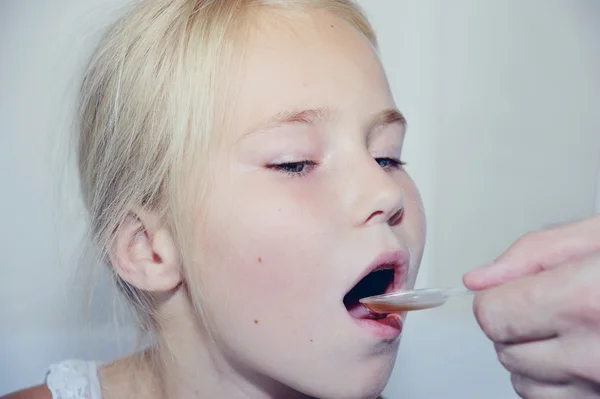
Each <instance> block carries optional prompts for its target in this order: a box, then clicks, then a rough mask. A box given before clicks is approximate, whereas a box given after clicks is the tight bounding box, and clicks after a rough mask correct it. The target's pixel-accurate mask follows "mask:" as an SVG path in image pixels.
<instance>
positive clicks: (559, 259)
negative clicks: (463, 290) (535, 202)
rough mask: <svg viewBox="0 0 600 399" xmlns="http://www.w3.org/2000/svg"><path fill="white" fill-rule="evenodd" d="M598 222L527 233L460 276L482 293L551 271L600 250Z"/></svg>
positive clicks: (586, 222) (585, 222)
mask: <svg viewBox="0 0 600 399" xmlns="http://www.w3.org/2000/svg"><path fill="white" fill-rule="evenodd" d="M597 220H598V219H596V225H595V226H593V227H595V228H590V227H592V226H591V225H590V224H589V222H588V221H584V222H579V223H576V224H570V225H566V226H562V227H558V228H553V229H549V230H540V231H536V232H533V233H529V234H526V235H524V236H523V237H521V238H520V239H518V240H517V241H516V242H515V243H514V244H512V245H511V246H510V247H509V248H508V250H506V251H505V252H504V253H503V254H502V255H501V256H500V257H498V258H497V259H496V260H495V261H494V262H492V263H491V264H490V265H487V266H482V267H479V268H477V269H474V270H472V271H470V272H468V273H466V274H465V275H464V276H463V283H464V285H465V286H466V287H467V288H468V289H471V290H483V289H486V288H489V287H493V286H496V285H499V284H503V283H505V282H507V281H511V280H514V279H516V278H519V277H522V276H526V275H531V274H535V273H539V272H541V271H544V270H547V269H552V268H554V267H557V266H560V265H563V264H565V263H567V262H571V261H576V260H578V259H581V258H583V257H586V256H588V255H591V254H592V253H594V252H597V251H600V239H599V237H600V236H599V235H598V234H597V227H598V224H597V223H598V222H597Z"/></svg>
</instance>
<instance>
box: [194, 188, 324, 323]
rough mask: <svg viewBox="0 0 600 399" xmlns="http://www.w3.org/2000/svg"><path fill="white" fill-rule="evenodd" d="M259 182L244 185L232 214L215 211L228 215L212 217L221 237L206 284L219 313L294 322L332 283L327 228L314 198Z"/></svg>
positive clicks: (215, 244)
mask: <svg viewBox="0 0 600 399" xmlns="http://www.w3.org/2000/svg"><path fill="white" fill-rule="evenodd" d="M259 186H260V185H258V184H254V185H253V188H254V189H250V188H249V187H242V188H241V189H239V190H236V192H238V193H240V194H239V195H236V196H234V197H233V198H235V203H230V204H229V205H228V206H227V208H228V209H229V211H228V212H223V211H221V212H215V213H214V214H219V215H222V217H220V218H218V220H217V219H216V218H215V219H213V220H211V221H210V222H209V227H210V229H209V230H210V231H216V232H217V234H216V235H215V236H214V237H213V239H212V240H211V242H212V245H211V248H207V251H208V253H209V255H210V261H209V262H208V265H206V267H207V272H206V273H203V285H204V286H207V287H206V288H205V290H206V291H207V292H206V293H207V294H210V297H211V298H212V299H211V300H212V301H213V303H215V304H216V305H215V306H214V310H215V311H218V312H223V311H227V312H231V313H232V314H235V315H241V317H243V318H244V319H247V320H245V321H244V323H247V322H251V323H254V324H259V323H260V324H261V325H269V323H271V322H273V323H275V322H277V323H281V322H282V321H283V322H286V321H288V322H291V323H293V322H294V320H299V318H300V317H301V316H302V314H303V313H305V312H306V314H307V315H308V314H310V312H313V311H314V308H315V307H317V303H318V299H317V298H318V295H319V293H321V295H322V293H323V291H324V287H323V285H325V284H326V283H325V282H326V281H327V280H328V276H326V275H325V274H326V273H327V272H328V271H327V268H326V267H325V261H324V259H325V258H326V253H327V252H326V249H327V248H328V247H330V245H331V243H328V240H327V237H326V236H327V234H326V233H325V230H326V229H327V226H324V224H323V218H322V215H321V212H323V210H322V209H321V208H320V207H319V206H318V204H316V203H315V202H314V200H313V199H311V197H310V196H304V197H302V196H297V195H295V194H294V193H289V192H272V191H271V192H268V191H265V190H266V188H265V189H264V190H261V189H260V187H259ZM242 193H243V194H242ZM225 205H226V204H225V203H224V202H220V203H219V204H216V206H217V207H219V208H221V209H223V207H224V206H225ZM225 303H226V304H227V305H220V304H225ZM221 306H223V307H224V306H227V309H225V308H221ZM211 307H212V306H211ZM311 308H313V309H311ZM211 310H212V309H211ZM255 320H256V322H255Z"/></svg>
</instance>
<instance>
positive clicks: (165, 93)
mask: <svg viewBox="0 0 600 399" xmlns="http://www.w3.org/2000/svg"><path fill="white" fill-rule="evenodd" d="M267 8H268V9H279V10H284V11H285V10H289V11H294V10H298V11H305V10H307V9H320V10H324V11H327V12H330V13H332V14H334V15H336V16H338V17H340V18H342V19H344V20H346V21H348V22H349V23H351V24H352V25H353V26H355V27H356V28H357V29H358V30H359V31H360V32H362V34H363V35H364V36H365V37H366V38H367V39H368V40H369V41H370V42H371V43H372V45H373V46H374V47H377V42H376V38H375V34H374V32H373V30H372V28H371V26H370V24H369V22H368V20H367V19H366V17H365V16H364V14H363V13H362V12H361V10H360V9H359V8H358V6H357V5H356V4H355V3H354V2H352V1H351V0H142V1H139V2H138V3H137V4H136V5H135V6H134V7H133V9H132V10H130V11H129V12H128V13H127V14H126V15H125V16H123V17H122V18H121V19H120V20H119V21H118V22H117V23H116V24H115V25H114V26H112V27H111V29H110V30H109V32H108V33H107V35H106V36H105V37H104V39H103V40H102V41H101V43H100V46H99V48H98V49H97V50H96V52H95V53H94V55H93V57H92V59H91V62H90V64H89V67H88V69H87V71H86V73H85V77H84V80H83V85H82V89H81V98H80V103H81V104H80V108H81V117H80V122H79V123H80V124H79V129H78V137H77V158H78V168H79V175H80V180H81V188H82V194H83V199H84V203H85V206H86V208H87V210H88V213H89V218H90V224H91V231H90V233H91V236H92V239H93V243H94V245H95V247H96V248H97V250H98V251H99V253H100V255H101V259H102V260H103V261H104V262H108V261H107V253H108V251H109V250H110V248H111V245H112V241H113V238H114V236H115V231H116V230H117V229H118V228H119V225H120V224H121V223H122V221H123V220H124V219H125V218H126V217H127V215H128V214H129V213H130V212H132V210H136V209H147V210H151V211H152V212H154V213H156V214H158V215H159V217H160V218H161V220H162V221H163V222H164V223H165V225H167V226H168V227H169V229H170V230H171V232H172V233H173V234H174V236H175V238H176V240H177V242H178V245H179V246H180V252H181V256H182V259H184V264H185V265H186V267H185V268H184V269H185V273H186V277H188V278H189V277H190V273H194V268H192V267H189V264H187V263H186V262H187V261H188V260H189V259H187V257H186V254H188V253H189V251H188V250H189V248H190V242H189V238H190V237H191V236H192V234H191V232H192V231H191V229H192V225H193V221H192V220H190V219H189V215H188V214H187V213H186V211H189V209H191V207H195V205H196V204H198V203H200V202H201V200H202V196H203V195H205V194H206V193H207V192H208V191H209V190H210V185H211V184H212V183H211V181H210V177H211V173H210V170H209V168H210V165H211V162H210V157H211V154H212V153H213V150H212V148H213V147H214V146H215V145H216V142H218V140H219V135H218V134H216V132H217V131H219V130H220V129H222V128H223V125H224V123H223V122H224V118H225V112H224V103H225V97H226V95H225V94H223V93H227V92H228V87H227V81H228V79H227V76H226V75H227V74H228V73H231V72H232V71H233V69H232V67H233V65H234V61H235V62H239V61H238V60H239V59H240V58H241V57H242V55H243V47H244V38H245V37H246V36H245V33H246V29H247V28H248V26H249V25H248V24H249V23H251V22H252V18H250V17H251V16H253V15H256V13H254V12H255V11H260V10H261V9H267ZM200 173H201V175H200ZM198 176H201V177H202V178H197V177H198ZM194 177H196V178H194ZM186 240H188V241H186ZM111 270H112V269H111ZM112 274H113V275H114V278H115V279H116V281H117V283H118V284H119V286H120V287H121V288H123V290H124V292H125V293H126V295H127V297H128V298H129V299H130V300H131V302H132V304H133V306H134V308H135V310H136V313H137V314H138V315H139V316H140V322H141V327H142V329H143V330H149V329H151V327H152V326H153V325H154V321H155V320H154V315H153V309H152V303H151V300H150V296H148V295H147V294H145V293H144V292H141V291H140V290H138V289H136V288H134V287H132V286H130V285H128V284H127V283H126V282H124V281H122V280H120V279H119V277H118V276H117V274H116V273H114V271H113V272H112ZM192 299H193V300H194V304H195V305H196V306H197V307H198V303H199V302H200V301H199V298H198V295H197V294H196V295H195V294H194V293H192ZM198 310H199V311H200V310H201V309H198Z"/></svg>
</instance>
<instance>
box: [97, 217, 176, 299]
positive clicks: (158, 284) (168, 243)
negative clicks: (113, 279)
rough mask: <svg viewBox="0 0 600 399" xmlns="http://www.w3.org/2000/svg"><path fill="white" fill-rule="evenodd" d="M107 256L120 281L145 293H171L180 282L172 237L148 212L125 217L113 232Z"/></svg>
mask: <svg viewBox="0 0 600 399" xmlns="http://www.w3.org/2000/svg"><path fill="white" fill-rule="evenodd" d="M109 257H110V260H111V262H112V264H113V267H114V268H115V270H116V272H117V273H118V274H119V276H120V277H121V278H122V279H123V280H125V281H127V282H128V283H129V284H131V285H132V286H134V287H136V288H138V289H141V290H144V291H147V292H155V293H158V292H167V291H171V290H173V289H175V288H176V287H177V286H178V285H179V284H180V283H181V281H182V273H181V262H180V258H179V254H178V251H177V246H176V245H175V241H174V239H173V236H172V234H171V232H170V231H169V230H168V229H167V228H165V227H163V226H161V225H160V223H159V220H158V218H157V217H156V216H155V215H153V214H151V213H148V212H143V211H138V212H132V213H130V214H129V215H128V216H127V217H126V218H125V220H124V221H123V223H121V225H120V226H119V228H118V229H117V230H116V232H115V238H114V241H113V245H112V247H111V250H110V253H109Z"/></svg>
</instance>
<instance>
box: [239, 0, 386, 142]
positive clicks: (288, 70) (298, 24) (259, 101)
mask: <svg viewBox="0 0 600 399" xmlns="http://www.w3.org/2000/svg"><path fill="white" fill-rule="evenodd" d="M260 18H261V19H260V21H257V23H256V24H255V26H254V28H253V29H251V31H250V35H249V37H248V38H247V44H246V50H245V57H244V60H243V64H242V65H241V69H240V71H241V78H240V82H239V83H240V84H239V85H238V92H237V96H236V101H235V105H234V109H233V110H232V111H233V116H234V117H233V119H232V121H231V122H232V125H233V126H232V127H233V132H234V134H236V135H241V134H244V131H247V129H248V128H251V127H253V126H260V124H261V123H262V122H263V121H264V120H268V119H270V118H272V117H273V116H274V115H278V114H281V113H282V112H283V113H285V112H288V111H294V110H303V109H326V110H333V111H336V112H338V113H342V114H343V113H344V112H345V110H346V111H347V112H354V110H356V109H358V108H360V109H362V110H364V112H365V115H367V114H368V115H371V114H373V113H377V112H379V111H380V110H381V109H384V108H393V101H392V99H391V94H390V92H389V87H388V83H387V79H386V76H385V73H384V72H383V68H382V66H381V63H380V61H379V58H378V55H377V53H376V50H375V49H374V48H373V46H372V45H371V43H370V42H369V40H368V39H367V38H366V37H365V36H364V35H363V34H362V33H361V32H360V31H359V30H357V29H356V28H355V27H353V26H352V25H350V23H348V22H346V21H345V20H343V19H341V18H338V17H336V16H335V15H332V14H330V13H327V12H324V11H311V12H309V13H304V14H300V13H286V14H284V15H283V16H281V15H278V14H265V15H263V16H261V17H260ZM351 110H352V111H351Z"/></svg>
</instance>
